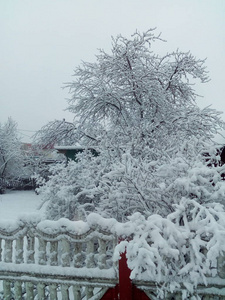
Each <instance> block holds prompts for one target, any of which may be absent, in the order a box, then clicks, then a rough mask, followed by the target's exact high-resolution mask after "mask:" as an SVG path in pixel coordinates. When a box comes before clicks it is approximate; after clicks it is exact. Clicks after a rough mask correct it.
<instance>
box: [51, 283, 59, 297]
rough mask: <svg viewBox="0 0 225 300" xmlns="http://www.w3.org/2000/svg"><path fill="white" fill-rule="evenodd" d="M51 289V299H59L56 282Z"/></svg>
mask: <svg viewBox="0 0 225 300" xmlns="http://www.w3.org/2000/svg"><path fill="white" fill-rule="evenodd" d="M49 289H50V300H57V299H58V297H57V285H56V284H51V285H50V286H49Z"/></svg>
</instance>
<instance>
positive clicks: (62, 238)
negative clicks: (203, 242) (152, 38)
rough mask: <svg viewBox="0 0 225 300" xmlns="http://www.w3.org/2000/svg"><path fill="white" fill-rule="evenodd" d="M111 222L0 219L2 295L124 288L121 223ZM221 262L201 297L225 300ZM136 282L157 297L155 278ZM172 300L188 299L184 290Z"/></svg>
mask: <svg viewBox="0 0 225 300" xmlns="http://www.w3.org/2000/svg"><path fill="white" fill-rule="evenodd" d="M96 217H97V216H95V218H96ZM110 222H111V221H108V222H106V220H104V222H101V220H100V222H99V221H98V220H96V222H86V223H85V222H82V221H69V220H67V219H61V220H58V221H40V220H38V218H36V217H35V216H30V217H29V220H28V218H26V220H25V221H19V222H17V223H16V224H10V223H9V224H7V223H2V224H1V222H0V281H1V282H2V286H1V285H0V292H1V290H2V295H1V293H0V299H4V300H11V299H16V300H20V299H21V300H22V299H26V300H34V299H35V300H36V299H38V300H41V299H42V300H45V299H50V300H57V299H62V300H70V299H75V300H81V299H92V300H94V299H101V297H102V296H103V295H104V293H105V292H106V291H107V290H108V289H109V288H113V287H115V286H116V285H117V284H119V289H120V279H119V271H118V265H117V264H116V263H114V262H113V253H114V250H115V248H116V245H117V244H118V237H117V233H116V230H115V227H116V226H117V225H118V224H116V223H115V222H116V221H115V222H114V223H113V222H112V223H110ZM110 226H111V227H110ZM113 227H114V229H113V230H112V228H113ZM131 230H132V229H131ZM119 232H120V234H121V232H122V231H121V230H119ZM128 232H130V230H128ZM130 233H131V232H130ZM131 234H132V233H131ZM218 262H219V264H218V268H217V269H218V270H217V271H218V276H216V277H215V278H210V280H209V282H210V284H209V285H208V286H205V285H204V284H202V285H199V287H198V294H199V295H200V299H204V300H205V299H207V300H209V299H218V300H222V299H225V279H224V278H225V267H224V257H222V256H221V257H220V259H219V261H218ZM128 276H129V275H128ZM133 283H134V284H135V286H137V287H138V288H140V289H142V290H144V291H145V293H146V294H147V295H148V296H149V298H150V299H152V300H153V299H157V296H156V294H157V284H156V283H155V282H153V281H152V280H151V281H150V280H149V281H147V280H144V281H138V280H133ZM113 299H114V298H113ZM167 299H169V300H170V299H177V300H178V299H179V300H180V299H182V296H181V291H176V292H175V293H174V294H173V295H168V298H167Z"/></svg>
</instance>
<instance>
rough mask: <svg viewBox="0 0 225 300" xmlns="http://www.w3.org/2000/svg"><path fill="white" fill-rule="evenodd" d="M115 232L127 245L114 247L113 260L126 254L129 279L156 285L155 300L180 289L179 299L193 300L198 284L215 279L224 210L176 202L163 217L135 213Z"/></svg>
mask: <svg viewBox="0 0 225 300" xmlns="http://www.w3.org/2000/svg"><path fill="white" fill-rule="evenodd" d="M121 227H122V228H121ZM119 232H120V233H121V232H124V235H126V233H127V237H128V240H127V241H126V239H125V241H123V242H121V243H120V244H119V245H118V246H117V247H116V252H115V257H114V259H115V260H117V259H119V257H120V253H122V252H124V251H125V250H126V256H127V259H128V266H129V268H130V269H131V270H132V272H131V279H136V280H146V281H154V282H155V281H156V282H157V284H158V292H159V295H158V297H159V299H165V298H166V297H165V296H166V294H167V293H168V292H169V293H175V292H176V291H180V290H181V291H182V294H183V298H182V299H189V296H190V297H192V296H193V295H196V298H192V299H198V298H197V286H198V284H203V285H207V284H208V283H210V280H211V278H212V277H215V276H218V270H217V260H218V258H219V256H220V255H221V254H222V253H223V251H225V211H224V208H223V206H221V205H220V204H209V205H204V206H203V205H201V204H199V203H198V202H196V201H195V200H189V199H185V198H182V200H181V201H180V203H179V204H178V205H175V211H174V212H173V213H171V214H169V215H168V216H167V217H165V218H163V217H162V216H160V215H156V214H154V215H152V216H150V217H148V218H147V219H146V218H145V217H144V216H143V215H141V214H140V213H135V214H134V215H132V216H131V217H129V221H128V222H126V223H124V224H122V225H121V226H120V227H119ZM131 232H132V233H133V235H132V236H129V234H130V233H131Z"/></svg>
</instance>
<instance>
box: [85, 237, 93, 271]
mask: <svg viewBox="0 0 225 300" xmlns="http://www.w3.org/2000/svg"><path fill="white" fill-rule="evenodd" d="M86 267H87V268H94V267H95V263H94V241H93V240H90V241H88V243H87V255H86Z"/></svg>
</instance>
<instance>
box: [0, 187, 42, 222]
mask: <svg viewBox="0 0 225 300" xmlns="http://www.w3.org/2000/svg"><path fill="white" fill-rule="evenodd" d="M40 204H41V196H39V195H36V194H35V192H34V191H7V192H6V194H4V195H0V220H1V221H3V220H17V219H18V218H20V217H21V216H22V215H26V214H30V213H40V214H43V213H44V207H42V208H41V209H39V207H40Z"/></svg>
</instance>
